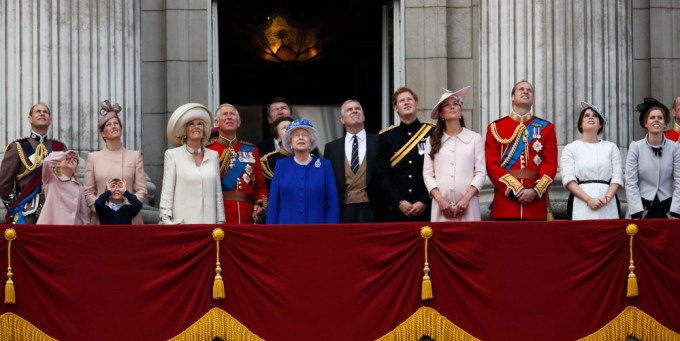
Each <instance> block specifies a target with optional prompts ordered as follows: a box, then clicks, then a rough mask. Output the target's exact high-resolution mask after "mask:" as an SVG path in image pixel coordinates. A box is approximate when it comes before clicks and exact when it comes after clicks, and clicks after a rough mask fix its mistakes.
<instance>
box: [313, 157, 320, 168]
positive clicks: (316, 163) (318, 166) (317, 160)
mask: <svg viewBox="0 0 680 341" xmlns="http://www.w3.org/2000/svg"><path fill="white" fill-rule="evenodd" d="M314 167H316V168H321V159H316V162H314Z"/></svg>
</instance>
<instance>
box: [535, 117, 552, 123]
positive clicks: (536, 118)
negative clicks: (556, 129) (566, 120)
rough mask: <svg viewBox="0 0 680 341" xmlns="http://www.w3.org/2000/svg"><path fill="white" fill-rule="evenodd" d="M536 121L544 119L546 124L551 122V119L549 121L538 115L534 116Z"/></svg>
mask: <svg viewBox="0 0 680 341" xmlns="http://www.w3.org/2000/svg"><path fill="white" fill-rule="evenodd" d="M534 121H543V122H545V124H551V122H550V121H548V120H546V119H544V118H540V117H536V116H534Z"/></svg>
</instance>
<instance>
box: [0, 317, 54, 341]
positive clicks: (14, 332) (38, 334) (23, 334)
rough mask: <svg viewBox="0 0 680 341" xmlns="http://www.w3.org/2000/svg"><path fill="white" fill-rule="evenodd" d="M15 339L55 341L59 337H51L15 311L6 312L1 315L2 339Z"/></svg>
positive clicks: (9, 340)
mask: <svg viewBox="0 0 680 341" xmlns="http://www.w3.org/2000/svg"><path fill="white" fill-rule="evenodd" d="M13 340H33V341H53V340H57V339H54V338H51V337H50V336H49V335H47V334H45V333H44V332H42V331H41V330H40V329H38V328H36V327H35V326H34V325H32V324H31V323H30V322H28V321H26V320H24V319H23V318H21V317H19V316H18V315H16V314H14V313H4V314H2V316H0V341H13Z"/></svg>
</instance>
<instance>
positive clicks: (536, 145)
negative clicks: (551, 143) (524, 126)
mask: <svg viewBox="0 0 680 341" xmlns="http://www.w3.org/2000/svg"><path fill="white" fill-rule="evenodd" d="M531 146H532V147H533V148H534V150H535V151H536V153H538V152H540V151H541V150H542V149H543V145H542V144H541V142H540V141H536V142H534V144H532V145H531Z"/></svg>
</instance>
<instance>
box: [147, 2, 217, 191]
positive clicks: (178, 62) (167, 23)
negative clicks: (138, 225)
mask: <svg viewBox="0 0 680 341" xmlns="http://www.w3.org/2000/svg"><path fill="white" fill-rule="evenodd" d="M208 6H210V1H209V0H205V1H193V0H176V1H163V0H144V1H142V39H143V44H142V66H143V67H142V72H143V77H142V80H141V83H142V86H143V88H144V93H143V94H142V96H143V99H144V100H143V103H144V107H143V113H144V146H143V147H142V150H143V152H144V163H145V169H146V172H147V173H148V174H149V176H150V177H151V179H152V181H153V182H154V183H156V184H157V187H158V190H157V192H156V195H157V196H158V197H160V193H161V185H162V179H163V155H164V152H165V150H166V149H167V148H169V147H170V146H169V145H168V138H167V136H166V126H167V122H168V118H169V117H170V115H171V114H172V112H173V111H174V110H175V109H176V108H177V107H179V106H180V105H182V104H185V103H189V102H197V103H201V104H204V105H207V106H208V108H210V109H211V111H212V110H214V108H212V105H211V103H208V97H209V96H208V91H209V89H208V84H209V83H210V82H209V79H208V37H209V34H208V33H209V32H208V18H209V14H208Z"/></svg>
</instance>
